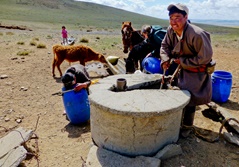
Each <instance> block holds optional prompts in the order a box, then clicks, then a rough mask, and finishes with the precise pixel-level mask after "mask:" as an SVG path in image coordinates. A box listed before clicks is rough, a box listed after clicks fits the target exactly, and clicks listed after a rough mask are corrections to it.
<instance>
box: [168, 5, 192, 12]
mask: <svg viewBox="0 0 239 167" xmlns="http://www.w3.org/2000/svg"><path fill="white" fill-rule="evenodd" d="M173 7H176V8H177V9H179V10H181V11H184V12H185V13H186V14H187V15H188V13H189V10H188V7H187V6H186V5H184V4H181V3H177V4H170V5H169V6H168V11H169V13H170V12H171V9H172V8H173Z"/></svg>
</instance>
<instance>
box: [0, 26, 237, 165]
mask: <svg viewBox="0 0 239 167" xmlns="http://www.w3.org/2000/svg"><path fill="white" fill-rule="evenodd" d="M9 32H11V33H9ZM109 33H110V32H109ZM109 33H108V34H104V33H101V34H100V35H99V34H98V35H97V36H100V37H101V36H104V35H109ZM46 34H53V37H52V38H49V37H47V36H46ZM114 35H117V36H118V37H119V40H118V41H117V42H116V44H115V45H116V46H115V49H114V50H112V49H111V50H107V49H106V50H104V51H103V50H102V52H105V53H107V54H106V56H108V55H116V56H120V57H124V56H127V55H125V54H123V52H122V43H121V37H120V34H114ZM36 37H38V38H39V41H38V40H36V42H37V43H44V44H45V45H46V48H37V47H36V46H31V45H30V44H29V43H30V41H31V40H32V39H34V38H36ZM20 41H23V42H24V44H22V45H20V44H17V43H18V42H20ZM60 41H61V38H60V30H55V31H53V30H47V29H45V30H33V31H27V30H25V31H24V30H13V29H0V76H2V75H7V78H2V79H0V137H2V136H3V135H5V134H6V132H5V128H6V129H8V130H9V131H11V130H12V129H15V128H17V127H24V128H25V129H29V130H34V133H35V134H36V135H37V136H38V137H39V138H38V139H37V140H33V139H32V140H30V141H29V142H27V146H28V147H29V148H30V150H29V152H32V153H34V154H35V155H37V157H38V158H37V159H38V161H37V159H35V158H34V157H33V158H30V159H27V160H25V161H23V162H22V164H21V166H27V167H35V166H37V163H39V166H41V167H50V166H70V167H73V166H82V164H83V163H84V161H86V158H87V154H88V152H89V149H90V147H91V145H92V140H91V132H90V122H88V123H86V124H84V125H80V126H74V125H71V124H69V122H68V121H67V120H66V117H65V116H63V115H62V113H63V110H64V107H63V102H62V97H61V96H58V95H52V94H53V93H56V92H59V91H60V90H61V87H62V83H61V81H60V78H59V73H58V71H57V70H56V75H57V76H58V78H53V77H52V74H51V62H52V59H53V54H52V46H53V45H54V44H56V43H60ZM238 41H239V39H238V40H235V41H230V42H228V43H224V42H223V43H220V42H214V41H213V49H214V59H215V60H216V61H217V66H216V69H217V70H226V71H230V72H231V73H232V74H233V88H232V91H231V95H230V98H229V101H228V102H226V103H223V104H219V105H220V106H222V107H223V108H225V109H226V110H228V111H229V112H230V114H231V115H232V116H233V117H235V118H237V119H238V120H239V113H238V112H239V104H238V102H239V99H238V98H239V87H237V86H239V68H238V61H237V56H238V53H239V48H238V46H239V45H238ZM88 45H89V46H90V45H91V43H88ZM24 50H25V51H29V55H26V56H19V55H17V53H18V52H19V51H24ZM97 51H99V50H97ZM68 66H69V64H68V63H67V62H64V63H63V64H62V65H61V69H62V71H64V70H65V69H66V68H67V67H68ZM205 108H207V106H205V105H202V106H199V107H198V108H197V110H198V111H197V113H196V118H195V126H197V127H198V128H199V129H201V130H211V131H212V133H211V135H210V136H209V137H211V138H213V136H212V135H214V137H215V136H217V135H218V132H219V128H220V126H221V123H219V122H215V121H213V120H211V119H209V118H206V117H204V116H203V114H202V113H201V111H202V110H204V109H205ZM17 119H20V120H21V121H20V123H17V121H16V120H17ZM223 131H225V129H223ZM35 141H37V142H35ZM178 144H179V145H181V147H182V149H183V154H182V155H180V156H176V157H173V158H170V159H168V160H164V161H162V164H161V165H162V166H163V167H180V166H186V167H193V166H195V167H197V166H198V167H199V166H200V167H204V166H205V167H214V166H215V167H237V166H239V147H238V146H235V145H232V144H230V143H228V142H226V141H225V140H224V138H223V137H220V140H219V141H218V142H215V143H210V142H207V141H204V140H202V139H200V138H198V137H196V136H194V135H191V136H190V137H189V138H186V139H183V138H180V139H179V141H178ZM37 148H39V152H37Z"/></svg>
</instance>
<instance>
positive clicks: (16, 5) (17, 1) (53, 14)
mask: <svg viewBox="0 0 239 167" xmlns="http://www.w3.org/2000/svg"><path fill="white" fill-rule="evenodd" d="M0 19H1V20H2V22H3V21H4V20H12V21H14V20H15V21H19V20H21V21H27V22H41V23H46V24H50V25H53V26H54V25H56V26H58V25H63V24H64V25H68V27H69V26H70V28H74V27H75V28H79V27H82V28H84V27H92V28H107V29H116V28H117V29H118V28H119V27H120V26H121V23H122V21H132V23H133V26H134V27H135V28H140V27H141V26H142V24H160V25H162V26H168V21H167V20H161V19H157V18H153V17H148V16H144V15H139V14H136V13H132V12H127V11H124V10H120V9H116V8H112V7H107V6H103V5H98V4H94V3H87V2H77V1H73V0H1V1H0ZM58 27H59V26H58Z"/></svg>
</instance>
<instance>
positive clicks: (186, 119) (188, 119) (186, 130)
mask: <svg viewBox="0 0 239 167" xmlns="http://www.w3.org/2000/svg"><path fill="white" fill-rule="evenodd" d="M195 111H196V107H195V106H186V107H185V108H184V109H183V115H182V125H181V136H183V137H188V136H189V134H190V133H191V131H192V129H191V128H190V127H191V126H193V121H194V116H195Z"/></svg>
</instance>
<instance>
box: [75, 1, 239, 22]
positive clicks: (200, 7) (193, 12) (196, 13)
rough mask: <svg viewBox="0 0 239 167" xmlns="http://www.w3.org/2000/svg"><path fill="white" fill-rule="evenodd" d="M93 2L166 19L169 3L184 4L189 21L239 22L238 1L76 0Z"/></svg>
mask: <svg viewBox="0 0 239 167" xmlns="http://www.w3.org/2000/svg"><path fill="white" fill-rule="evenodd" d="M77 1H85V2H94V3H98V4H103V5H107V6H112V7H116V8H120V9H124V10H127V11H132V12H136V13H140V14H144V15H149V16H153V17H157V18H163V19H167V18H168V11H167V6H168V5H169V4H170V3H184V4H186V5H187V6H188V8H189V19H219V20H239V19H238V18H239V17H238V16H239V1H238V0H181V1H177V0H173V1H168V0H118V1H112V0H77Z"/></svg>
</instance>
